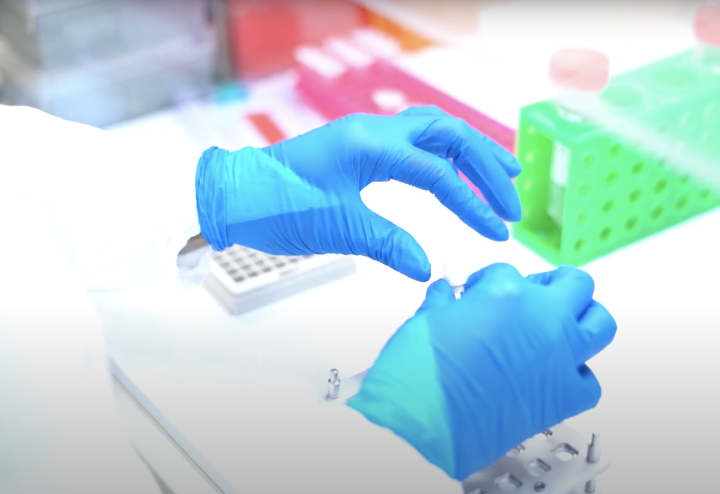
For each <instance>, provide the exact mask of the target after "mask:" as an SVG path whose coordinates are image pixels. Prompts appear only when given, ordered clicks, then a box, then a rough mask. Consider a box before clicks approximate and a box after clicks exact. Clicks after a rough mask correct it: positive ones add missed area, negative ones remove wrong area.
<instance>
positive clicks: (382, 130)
mask: <svg viewBox="0 0 720 494" xmlns="http://www.w3.org/2000/svg"><path fill="white" fill-rule="evenodd" d="M439 156H442V157H439ZM447 158H452V159H453V164H451V163H450V162H449V161H448V160H447ZM367 163H372V164H373V165H372V167H370V168H368V166H367ZM281 165H282V166H281ZM453 167H457V168H458V169H459V170H461V171H462V172H464V173H465V175H466V176H467V177H469V179H470V180H472V182H473V183H474V184H475V185H476V186H477V187H478V188H479V189H480V190H481V191H482V192H483V194H484V196H485V197H486V198H487V199H488V203H489V206H488V205H487V204H484V203H483V202H482V201H481V200H480V199H479V198H478V197H477V196H476V195H475V194H474V193H473V192H472V190H471V189H470V188H469V187H467V186H466V185H465V183H464V182H463V181H462V180H461V179H460V178H459V176H458V175H457V173H455V169H454V168H453ZM518 173H520V166H519V165H518V163H517V161H516V160H515V158H514V157H513V156H512V155H511V154H510V153H508V152H507V151H506V150H505V149H503V148H502V147H500V146H499V145H497V144H496V143H494V142H492V141H491V140H489V139H487V138H486V137H485V136H483V135H482V134H480V133H479V132H476V131H474V130H471V129H469V127H467V125H466V124H465V123H464V122H462V121H461V120H459V119H456V118H452V117H449V116H448V115H447V114H444V113H442V112H440V110H437V109H433V108H416V109H410V110H408V111H407V112H404V113H403V114H401V115H397V116H391V117H386V116H378V115H363V114H357V115H352V116H350V117H347V118H345V119H341V120H337V121H335V122H333V123H330V124H328V125H325V126H324V127H321V128H318V129H315V130H313V131H311V132H308V133H307V134H303V135H301V136H298V137H294V138H292V139H288V140H285V141H282V142H280V143H278V144H275V145H272V146H269V147H266V148H263V149H255V148H249V147H248V148H244V149H241V150H240V151H236V152H232V153H231V152H228V151H226V150H222V149H218V148H211V149H209V150H207V151H206V152H205V153H204V154H203V156H202V158H201V159H200V162H199V164H198V171H197V180H196V190H197V204H198V217H199V221H200V226H201V230H202V234H203V237H204V238H205V240H206V241H207V242H208V243H209V244H210V245H211V246H212V247H213V249H215V250H217V251H221V250H224V249H226V248H228V247H230V246H231V245H233V244H240V245H245V246H247V247H251V248H253V249H257V250H260V251H263V252H267V253H269V254H273V255H278V254H280V255H309V254H354V255H363V256H367V257H370V258H371V259H374V260H376V261H379V262H382V263H383V264H386V265H387V266H389V267H391V268H393V269H395V270H397V271H399V272H401V273H403V274H405V275H406V276H409V277H410V278H413V279H416V280H420V281H425V280H428V279H429V277H430V263H429V261H428V258H427V255H426V254H425V252H424V251H423V249H422V247H420V245H418V243H417V241H416V240H415V239H414V238H413V237H412V236H411V235H410V234H408V233H407V232H406V231H405V230H403V229H401V228H399V227H398V226H396V225H394V224H393V223H391V222H390V221H388V220H386V219H385V218H383V217H382V216H380V215H378V214H376V213H374V212H372V211H371V210H370V209H369V208H368V207H367V206H365V204H364V203H363V202H362V200H361V197H360V191H362V190H363V189H364V188H365V187H366V186H368V185H369V184H370V183H372V182H378V181H388V180H393V179H394V180H397V181H400V182H404V183H407V184H409V185H412V186H415V187H417V188H420V189H423V190H428V191H430V192H431V193H433V194H434V195H436V197H437V198H438V199H439V200H440V201H441V202H442V203H443V204H444V205H445V206H446V207H447V208H448V209H450V210H451V211H453V212H454V213H455V214H457V215H458V216H459V217H460V219H461V220H463V221H464V222H465V223H466V224H467V225H469V226H470V227H471V228H473V229H475V230H476V231H477V232H479V233H480V234H482V235H484V236H486V237H488V238H490V239H493V240H506V239H507V238H508V231H507V227H506V226H505V224H504V223H503V221H502V220H501V219H500V218H498V217H497V216H495V214H496V213H497V214H498V215H499V216H500V217H502V218H504V219H506V220H508V221H517V220H518V219H519V218H520V203H519V200H518V195H517V192H516V190H515V187H514V186H513V184H512V182H511V178H513V177H515V176H517V174H518ZM219 190H223V191H225V192H224V193H223V194H218V193H217V191H219ZM268 190H274V191H275V193H274V194H272V195H269V194H268V193H267V191H268ZM247 204H252V205H253V208H251V209H248V208H247V207H246V206H243V205H247Z"/></svg>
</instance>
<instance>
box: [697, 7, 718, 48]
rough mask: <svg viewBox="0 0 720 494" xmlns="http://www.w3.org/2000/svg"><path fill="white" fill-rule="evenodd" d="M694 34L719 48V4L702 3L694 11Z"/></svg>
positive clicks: (704, 41)
mask: <svg viewBox="0 0 720 494" xmlns="http://www.w3.org/2000/svg"><path fill="white" fill-rule="evenodd" d="M695 36H697V38H698V39H699V40H700V41H702V42H703V43H705V44H708V45H711V46H716V47H719V48H720V4H711V5H703V6H702V7H700V8H698V9H697V11H696V12H695Z"/></svg>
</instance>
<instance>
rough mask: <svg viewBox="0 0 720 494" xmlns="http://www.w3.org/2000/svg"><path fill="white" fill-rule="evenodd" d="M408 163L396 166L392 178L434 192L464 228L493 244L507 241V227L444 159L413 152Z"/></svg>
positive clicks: (412, 150)
mask: <svg viewBox="0 0 720 494" xmlns="http://www.w3.org/2000/svg"><path fill="white" fill-rule="evenodd" d="M404 156H407V157H406V159H405V160H403V161H402V162H401V163H399V164H398V165H396V166H395V167H394V169H393V172H392V176H391V178H392V179H394V180H398V181H400V182H403V183H406V184H408V185H412V186H414V187H418V188H420V189H423V190H427V191H429V192H431V193H432V194H433V195H434V196H435V197H437V199H438V200H439V201H440V203H441V204H443V205H444V206H445V207H446V208H448V209H449V210H450V211H452V212H453V213H455V214H456V215H457V216H458V217H459V218H460V219H461V220H462V221H463V222H464V223H465V224H467V225H468V226H469V227H470V228H472V229H473V230H475V231H477V232H478V233H480V234H481V235H483V236H485V237H487V238H489V239H491V240H507V239H508V237H509V236H510V234H509V232H508V229H507V227H506V226H505V223H503V221H502V220H501V219H500V218H498V217H497V216H495V214H494V213H493V212H492V210H491V209H490V207H488V205H487V204H485V203H484V202H483V201H482V200H481V199H480V198H479V197H478V196H477V195H476V194H475V193H474V192H473V191H472V189H471V188H470V187H469V186H468V185H467V184H466V183H465V182H464V181H463V180H462V179H461V178H460V177H459V176H458V174H457V172H456V171H455V170H454V169H453V167H452V165H450V163H448V162H447V161H445V160H444V159H442V158H438V157H437V156H433V155H432V154H430V153H428V152H425V151H422V150H420V149H416V148H411V149H409V150H408V151H407V154H404Z"/></svg>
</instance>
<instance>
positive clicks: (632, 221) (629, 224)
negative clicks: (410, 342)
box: [625, 216, 638, 231]
mask: <svg viewBox="0 0 720 494" xmlns="http://www.w3.org/2000/svg"><path fill="white" fill-rule="evenodd" d="M637 222H638V220H637V218H636V217H635V216H633V217H631V218H628V220H627V221H626V222H625V229H626V230H627V231H632V230H634V229H635V227H636V226H637Z"/></svg>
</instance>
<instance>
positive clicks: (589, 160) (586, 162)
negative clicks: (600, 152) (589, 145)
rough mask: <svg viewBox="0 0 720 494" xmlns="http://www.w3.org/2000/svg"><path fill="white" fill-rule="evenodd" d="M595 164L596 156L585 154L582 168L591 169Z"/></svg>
mask: <svg viewBox="0 0 720 494" xmlns="http://www.w3.org/2000/svg"><path fill="white" fill-rule="evenodd" d="M594 162H595V155H594V154H592V153H585V154H584V155H583V158H582V166H583V167H584V168H590V167H591V166H592V164H593V163H594Z"/></svg>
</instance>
